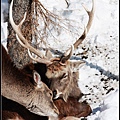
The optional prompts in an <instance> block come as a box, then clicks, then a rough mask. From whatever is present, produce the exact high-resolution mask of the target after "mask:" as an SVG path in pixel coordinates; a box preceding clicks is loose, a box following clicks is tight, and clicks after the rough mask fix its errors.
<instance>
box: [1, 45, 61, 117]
mask: <svg viewBox="0 0 120 120" xmlns="http://www.w3.org/2000/svg"><path fill="white" fill-rule="evenodd" d="M1 88H2V89H1V94H2V96H4V97H6V98H8V99H11V100H13V101H16V102H18V103H19V104H21V105H23V106H24V107H25V108H27V109H28V110H29V111H30V112H32V113H35V114H38V115H41V116H55V117H56V116H58V114H59V111H58V109H57V107H56V106H55V104H54V103H53V100H52V96H53V94H52V91H51V90H50V89H49V88H48V87H47V85H46V84H45V83H43V82H42V81H41V77H40V75H39V74H38V73H37V72H36V71H33V76H32V77H31V76H29V75H27V74H24V73H23V72H22V71H20V70H19V69H18V68H16V67H15V66H14V64H13V62H12V61H11V59H10V56H9V55H8V54H7V51H6V50H5V48H4V47H3V46H2V85H1Z"/></svg>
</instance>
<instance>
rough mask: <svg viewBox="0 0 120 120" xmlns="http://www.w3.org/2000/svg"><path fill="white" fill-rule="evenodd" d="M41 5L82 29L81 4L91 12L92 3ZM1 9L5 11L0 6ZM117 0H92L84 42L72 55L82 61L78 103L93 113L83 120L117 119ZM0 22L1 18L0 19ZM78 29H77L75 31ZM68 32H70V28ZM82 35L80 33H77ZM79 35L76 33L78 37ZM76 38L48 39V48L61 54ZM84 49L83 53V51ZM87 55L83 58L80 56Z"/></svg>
mask: <svg viewBox="0 0 120 120" xmlns="http://www.w3.org/2000/svg"><path fill="white" fill-rule="evenodd" d="M40 1H41V2H42V4H43V5H44V6H45V7H46V8H47V9H49V10H50V11H51V12H54V13H56V14H58V15H60V16H61V17H64V18H68V19H72V20H75V21H76V22H74V23H71V24H72V25H74V26H78V25H79V27H80V26H81V27H82V28H84V25H86V22H87V21H88V17H87V14H86V12H85V10H84V9H83V7H82V5H81V4H82V3H83V4H84V5H85V6H87V7H88V9H91V6H92V0H68V3H69V7H68V8H67V5H66V3H65V0H40ZM2 5H3V7H2V8H3V9H2V10H1V12H2V11H3V10H4V9H7V7H5V5H4V3H3V4H2ZM118 5H119V1H118V0H95V16H94V21H93V24H92V27H91V29H90V31H89V33H88V34H87V37H86V39H85V40H84V41H83V43H82V44H81V45H80V46H79V48H78V49H77V50H76V51H75V52H74V54H75V56H76V57H78V58H82V59H83V60H85V61H86V65H84V66H83V67H81V68H80V70H79V72H80V78H79V82H78V84H79V86H80V89H81V91H82V92H83V93H85V94H87V95H86V96H84V97H83V98H82V99H81V100H80V101H82V100H87V102H88V103H89V104H90V105H91V107H92V110H93V113H92V114H91V115H90V116H88V117H87V120H118V119H119V114H118V113H119V68H118V66H119V41H118V40H119V35H118V28H119V15H118ZM1 18H3V17H1ZM79 27H78V28H77V27H76V28H77V29H79ZM70 29H71V30H73V32H74V29H73V28H70ZM81 31H82V29H81ZM1 34H2V35H1V39H2V43H3V44H4V46H6V42H4V40H6V38H7V23H4V22H3V20H2V24H1ZM80 34H81V33H79V35H80ZM77 38H78V36H77V35H76V36H74V35H72V34H70V33H68V34H67V32H65V33H64V31H63V32H62V34H60V35H59V36H57V39H59V41H58V43H57V44H56V43H55V42H54V41H52V38H49V39H50V41H49V42H50V45H51V46H52V47H53V48H56V49H58V50H60V51H64V50H66V49H67V47H69V46H70V45H71V44H73V43H74V42H75V40H76V39H77ZM83 48H84V49H83ZM84 51H87V52H86V53H85V54H82V55H81V53H82V52H84Z"/></svg>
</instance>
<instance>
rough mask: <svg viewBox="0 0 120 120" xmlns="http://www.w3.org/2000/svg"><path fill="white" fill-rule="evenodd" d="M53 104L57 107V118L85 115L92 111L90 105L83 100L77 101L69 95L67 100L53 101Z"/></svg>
mask: <svg viewBox="0 0 120 120" xmlns="http://www.w3.org/2000/svg"><path fill="white" fill-rule="evenodd" d="M54 103H55V105H56V106H57V108H58V109H59V112H60V114H59V118H60V119H62V118H63V117H67V116H74V117H78V118H80V117H86V116H88V115H90V113H91V112H92V110H91V107H90V106H89V105H88V104H87V103H85V102H78V101H77V100H76V99H74V98H71V97H69V98H68V100H67V102H64V101H63V100H62V99H58V100H55V101H54Z"/></svg>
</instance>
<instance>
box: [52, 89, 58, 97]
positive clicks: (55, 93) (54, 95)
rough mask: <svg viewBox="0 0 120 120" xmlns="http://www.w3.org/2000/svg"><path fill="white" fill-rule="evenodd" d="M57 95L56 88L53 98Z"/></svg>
mask: <svg viewBox="0 0 120 120" xmlns="http://www.w3.org/2000/svg"><path fill="white" fill-rule="evenodd" d="M56 95H57V91H56V90H54V91H53V98H55V97H56Z"/></svg>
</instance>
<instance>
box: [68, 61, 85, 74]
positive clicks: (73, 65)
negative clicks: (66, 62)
mask: <svg viewBox="0 0 120 120" xmlns="http://www.w3.org/2000/svg"><path fill="white" fill-rule="evenodd" d="M83 65H85V61H83V60H70V67H71V68H72V71H73V72H76V71H77V70H79V68H81V67H82V66H83Z"/></svg>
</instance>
